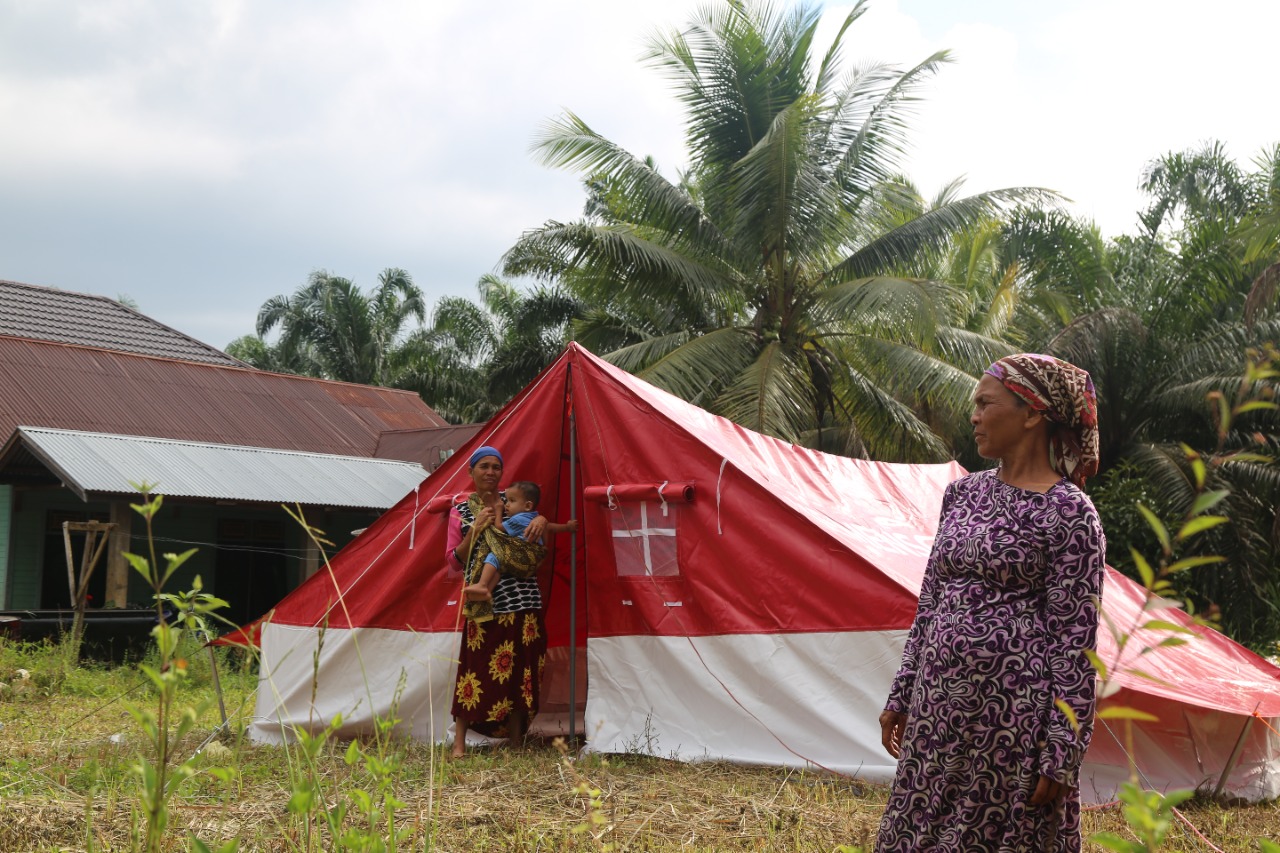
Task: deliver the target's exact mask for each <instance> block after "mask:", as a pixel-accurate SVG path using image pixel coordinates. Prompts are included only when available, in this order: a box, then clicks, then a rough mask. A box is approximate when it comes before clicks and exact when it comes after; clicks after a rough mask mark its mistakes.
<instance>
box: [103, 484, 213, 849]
mask: <svg viewBox="0 0 1280 853" xmlns="http://www.w3.org/2000/svg"><path fill="white" fill-rule="evenodd" d="M134 485H135V487H136V488H137V489H138V491H139V492H140V493H141V494H142V503H140V504H131V506H132V507H133V509H134V510H135V511H136V512H137V513H138V514H139V515H140V516H142V518H143V520H144V521H145V522H146V529H147V544H148V547H149V548H150V557H144V556H140V555H138V554H131V553H126V554H125V557H126V559H128V561H129V564H130V565H131V566H132V567H133V568H134V570H136V571H137V572H138V573H139V574H140V575H142V577H143V579H144V580H145V581H146V582H147V584H148V585H149V586H150V587H151V589H152V591H153V597H154V600H155V603H156V626H155V628H153V629H152V631H151V635H152V637H153V638H154V639H155V644H156V651H157V655H158V665H157V666H151V665H148V664H141V665H140V666H139V670H140V671H141V672H142V674H143V675H144V676H145V677H146V678H147V680H148V681H149V682H150V684H151V687H152V691H153V694H154V696H155V705H154V706H148V705H144V704H141V703H132V702H130V703H126V704H125V709H126V710H127V711H128V713H129V716H130V717H132V718H133V721H134V723H135V724H136V725H137V727H138V729H139V730H140V731H141V733H142V737H143V740H144V742H145V743H146V746H147V754H146V755H145V756H144V757H142V758H140V759H138V760H137V761H136V762H134V764H133V766H132V770H133V773H134V775H135V778H136V781H137V783H138V791H137V803H136V805H135V807H134V818H135V823H134V838H133V841H134V845H135V848H136V849H142V850H146V851H147V853H153V852H154V851H160V850H163V849H164V847H165V836H166V832H167V830H168V826H169V801H170V800H171V799H172V797H173V796H174V794H175V792H176V791H177V789H178V788H179V787H181V786H182V784H183V783H184V782H186V781H187V780H189V779H191V778H192V777H193V776H194V775H195V774H196V773H197V762H196V760H195V758H194V756H192V757H188V758H187V759H185V760H183V761H180V762H177V763H176V764H175V763H174V745H175V744H177V743H178V742H179V741H181V740H182V738H183V737H184V736H185V735H187V734H188V733H189V732H191V730H192V729H193V727H194V726H195V725H196V723H197V721H198V720H199V718H200V714H201V712H202V709H201V708H200V707H198V706H191V705H187V706H179V705H178V704H177V700H178V694H179V692H180V691H181V689H182V687H183V685H184V684H185V682H186V678H187V660H186V659H185V658H181V657H178V654H177V653H178V650H179V648H180V647H181V646H182V645H183V642H184V640H186V639H187V638H189V637H191V636H196V635H197V632H198V636H200V637H206V636H208V625H207V618H208V616H209V615H210V614H211V613H213V612H214V611H215V610H217V609H218V608H220V607H225V606H226V602H225V601H222V600H221V599H218V598H215V597H214V596H212V595H209V594H207V593H205V592H203V591H202V589H201V583H200V578H199V577H197V578H196V579H195V587H194V589H192V590H190V591H188V592H184V593H177V594H175V593H166V592H165V591H164V586H165V583H166V582H168V580H169V579H170V578H172V577H173V574H174V572H176V571H177V570H178V569H179V568H181V566H182V565H183V563H185V562H186V561H187V560H188V559H190V558H191V556H192V555H193V554H194V553H195V551H194V550H191V551H186V552H184V553H182V554H165V555H164V565H163V567H161V566H160V564H159V563H158V562H157V561H156V555H155V535H154V533H153V530H152V525H153V522H154V520H155V517H156V514H157V513H158V512H159V511H160V508H161V506H162V505H163V497H162V496H161V495H155V494H152V486H151V485H150V484H148V483H145V482H144V483H138V484H134ZM166 605H168V606H169V607H170V608H172V609H173V611H174V613H175V616H174V618H173V620H172V621H170V620H169V619H168V618H167V616H166ZM171 765H172V766H171ZM232 849H234V848H232Z"/></svg>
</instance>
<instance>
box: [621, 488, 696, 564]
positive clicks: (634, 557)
mask: <svg viewBox="0 0 1280 853" xmlns="http://www.w3.org/2000/svg"><path fill="white" fill-rule="evenodd" d="M658 506H659V504H658V502H657V501H637V502H634V503H631V502H626V503H620V504H619V505H618V508H617V509H615V510H613V511H612V512H610V513H609V519H610V527H611V528H612V529H613V553H614V557H615V559H616V560H617V565H618V574H619V575H624V576H627V575H631V576H634V575H649V576H671V575H678V574H680V567H679V566H678V565H677V564H676V519H677V517H678V513H679V508H678V507H676V506H673V505H672V504H671V503H669V502H667V503H663V504H662V505H661V506H662V509H661V511H660V510H659V509H658ZM632 543H634V544H632Z"/></svg>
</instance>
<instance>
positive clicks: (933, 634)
mask: <svg viewBox="0 0 1280 853" xmlns="http://www.w3.org/2000/svg"><path fill="white" fill-rule="evenodd" d="M972 423H973V428H974V438H975V439H976V441H977V445H978V452H979V453H980V454H981V455H982V456H983V457H984V458H987V459H998V460H1000V465H999V467H997V468H995V469H993V470H987V471H980V472H977V473H974V474H969V475H968V476H965V477H962V478H961V479H959V480H957V481H955V482H954V483H952V484H951V485H949V486H948V487H947V490H946V494H945V496H944V497H943V499H942V516H941V520H940V522H939V526H938V534H937V538H936V539H935V540H934V545H933V552H932V553H931V554H930V557H929V563H928V567H927V568H926V570H925V577H924V584H923V587H922V588H921V591H920V603H919V606H918V609H917V610H916V617H915V621H914V622H913V623H912V626H911V633H910V635H909V636H908V638H907V644H906V648H905V650H904V651H903V654H902V666H901V668H900V669H899V671H898V674H897V677H896V678H895V679H894V682H893V686H892V688H891V690H890V693H889V701H888V703H887V704H886V706H885V711H884V713H883V714H881V715H880V726H881V730H882V737H883V741H884V746H885V749H887V750H888V751H889V754H890V755H892V756H894V757H895V758H897V759H898V769H897V774H896V776H895V778H894V783H893V791H892V793H891V795H890V798H889V803H888V806H887V807H886V810H885V814H884V818H883V819H882V821H881V823H880V835H879V839H878V843H877V844H876V848H875V849H876V850H877V851H878V853H908V851H922V850H929V851H936V853H942V851H949V853H975V851H1001V853H1005V851H1008V853H1013V851H1027V853H1046V851H1054V852H1055V853H1060V852H1061V851H1078V850H1080V846H1081V838H1080V796H1079V790H1078V788H1077V787H1076V786H1077V774H1078V771H1079V768H1080V762H1081V761H1082V760H1083V758H1084V752H1085V749H1086V748H1087V747H1088V745H1089V737H1090V734H1091V732H1092V729H1093V710H1094V671H1093V667H1092V665H1091V664H1090V662H1089V660H1088V658H1087V657H1086V656H1085V654H1084V652H1085V650H1086V649H1091V648H1093V645H1094V638H1095V636H1096V634H1097V628H1098V601H1099V596H1100V595H1101V591H1102V575H1103V555H1104V551H1105V545H1104V540H1103V536H1102V528H1101V525H1100V524H1099V522H1098V514H1097V512H1096V511H1095V510H1094V508H1093V504H1092V503H1091V502H1090V501H1089V498H1088V497H1087V496H1086V495H1085V493H1084V492H1083V491H1082V490H1081V486H1082V485H1083V484H1084V480H1085V478H1086V477H1088V476H1091V475H1092V474H1094V473H1096V471H1097V469H1098V431H1097V424H1098V416H1097V406H1096V402H1095V398H1094V392H1093V383H1092V381H1091V380H1090V378H1089V374H1088V373H1086V372H1085V371H1083V370H1080V369H1079V368H1077V367H1075V366H1073V365H1070V364H1067V363H1066V362H1063V361H1059V360H1058V359H1055V358H1052V357H1050V356H1043V355H1032V354H1023V355H1015V356H1009V357H1007V358H1002V359H1000V360H999V361H997V362H996V363H995V364H993V365H992V366H991V367H990V368H989V369H988V370H987V371H986V373H985V374H984V375H983V377H982V380H981V381H980V382H979V383H978V388H977V391H976V393H975V394H974V410H973V417H972ZM1057 700H1062V701H1063V702H1064V703H1065V704H1066V705H1067V706H1068V707H1069V708H1070V709H1071V712H1072V714H1073V715H1074V717H1075V721H1074V724H1073V722H1072V721H1071V720H1070V718H1069V717H1068V716H1067V715H1066V714H1064V713H1063V711H1062V709H1061V708H1060V707H1058V705H1057V704H1056V702H1057Z"/></svg>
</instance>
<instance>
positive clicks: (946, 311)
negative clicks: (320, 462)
mask: <svg viewBox="0 0 1280 853" xmlns="http://www.w3.org/2000/svg"><path fill="white" fill-rule="evenodd" d="M863 11H864V5H863V4H858V5H857V6H855V8H854V9H853V11H852V12H851V13H850V14H849V15H848V17H847V19H846V20H845V21H844V22H843V25H842V26H841V27H840V28H839V30H838V32H837V33H836V36H835V38H834V41H833V43H831V44H829V45H818V44H816V43H815V35H816V31H817V26H818V20H819V17H820V10H818V9H816V8H812V7H807V6H797V7H794V8H790V9H783V10H776V9H769V8H763V7H761V8H757V7H753V6H747V5H744V4H742V3H737V2H725V3H721V4H719V5H715V6H712V7H709V8H707V9H705V10H704V11H703V12H702V13H700V14H699V15H698V17H696V18H695V19H694V20H693V21H692V22H691V23H690V24H689V25H687V26H686V27H684V28H682V29H680V30H673V31H671V32H669V33H666V34H662V35H659V36H656V37H655V38H654V39H653V40H652V43H651V45H650V50H649V53H648V55H647V60H648V61H649V62H651V63H652V64H653V65H654V66H655V67H656V68H657V69H658V70H659V71H661V72H663V73H664V74H666V75H667V76H668V78H669V79H670V81H671V82H672V84H673V87H674V89H675V91H676V94H677V96H678V97H679V98H680V100H681V102H682V104H683V105H684V108H685V112H686V125H685V132H686V137H685V141H686V146H687V152H688V162H689V165H688V167H687V169H686V170H685V171H683V172H680V173H678V174H675V175H667V174H664V173H663V172H662V170H661V169H660V168H659V167H658V165H657V164H656V163H654V162H653V160H652V159H649V158H644V157H640V156H637V155H634V154H632V153H630V152H628V151H627V150H626V149H625V148H624V147H622V146H621V145H619V144H617V143H615V142H613V141H611V140H609V139H607V138H605V137H603V136H601V135H600V134H598V133H597V132H595V131H594V130H593V129H592V128H591V127H590V125H589V124H587V122H586V121H585V120H584V119H582V118H580V117H579V116H577V115H574V114H572V113H565V114H564V115H562V116H560V117H558V118H556V119H554V120H552V121H551V122H549V123H548V125H547V126H546V127H545V129H544V130H543V131H542V133H541V134H540V135H539V137H538V138H537V140H536V143H535V151H536V152H537V154H538V156H539V157H540V158H541V160H542V161H543V162H544V163H545V164H547V165H548V166H552V167H555V168H562V169H568V170H571V171H573V172H575V173H576V174H577V175H579V176H580V178H581V180H582V182H583V187H584V196H585V202H584V209H583V213H582V215H581V217H579V218H578V219H576V220H574V221H571V222H555V221H548V222H546V223H544V224H542V225H541V226H538V227H535V228H532V229H530V230H529V231H527V232H526V233H525V234H523V235H522V236H521V237H520V238H519V239H518V240H517V241H516V243H515V244H514V245H513V246H512V247H511V248H510V249H509V250H508V251H507V252H506V254H505V255H504V257H503V258H502V260H501V264H500V269H501V272H502V276H505V277H506V278H503V277H498V276H492V275H490V276H485V277H483V278H481V279H480V281H479V285H478V291H479V292H478V297H477V298H475V299H468V298H464V297H458V296H450V297H445V298H442V299H440V300H439V301H438V302H437V303H436V304H435V306H434V307H433V309H432V311H431V312H430V316H429V317H428V312H427V308H426V306H425V304H424V301H423V297H422V294H421V292H420V291H419V290H418V289H417V288H416V287H415V286H414V285H413V283H412V280H411V278H410V276H409V274H408V273H407V272H405V271H404V270H399V269H388V270H385V271H384V272H383V273H382V275H381V276H380V278H379V281H378V284H377V285H376V286H375V287H374V288H373V289H372V290H371V291H370V292H369V293H364V292H363V291H361V290H360V288H359V287H357V286H356V285H355V284H354V283H353V282H351V281H349V280H348V279H345V278H340V277H337V276H334V275H331V274H330V273H327V272H323V271H321V272H315V273H313V274H312V275H311V277H310V278H309V280H308V281H307V283H306V284H305V285H303V286H302V287H301V288H299V289H298V290H297V291H296V292H294V293H293V294H291V295H287V296H285V295H282V296H277V297H274V298H273V299H270V300H268V301H267V302H266V303H265V304H264V305H263V307H262V310H261V311H260V313H259V316H258V324H257V334H256V335H253V336H247V337H244V338H241V339H239V340H237V341H235V342H233V343H232V344H231V346H229V347H228V352H229V353H231V354H232V355H234V356H236V357H238V358H240V359H242V360H244V361H246V362H248V363H250V364H253V365H255V366H258V367H263V368H266V369H272V370H280V371H285V372H293V373H303V374H307V375H315V376H326V377H330V378H335V379H343V380H347V381H354V382H365V383H373V384H383V385H394V386H396V387H400V388H409V389H412V390H415V391H417V392H419V393H420V394H421V395H422V396H423V398H424V399H425V400H426V402H427V403H428V404H430V405H431V406H432V407H433V408H434V409H436V411H438V412H440V413H441V414H442V415H443V416H444V417H446V418H447V419H449V420H451V421H455V422H468V421H481V420H485V419H487V418H488V417H489V416H490V415H492V414H493V413H494V412H495V411H496V410H497V409H498V408H499V407H500V406H501V405H502V404H503V403H504V402H505V401H506V400H507V399H509V398H510V397H511V396H512V395H513V394H514V393H515V392H517V391H518V390H519V389H520V388H522V387H523V386H524V385H525V384H526V383H527V382H529V381H530V380H531V379H532V378H533V377H534V376H535V375H536V374H537V372H538V371H539V370H541V369H542V368H543V367H545V366H546V365H547V364H549V363H550V362H551V361H552V360H553V359H554V358H555V357H556V356H557V355H558V354H559V352H560V351H561V350H562V349H563V347H564V345H565V343H566V342H567V341H569V340H576V341H578V342H579V343H580V344H581V345H583V346H585V347H586V348H588V349H590V350H592V351H593V352H596V353H598V354H600V355H602V356H603V357H604V358H606V359H607V360H609V361H610V362H612V363H614V364H616V365H618V366H620V367H623V368H625V369H627V370H629V371H631V372H633V373H635V374H636V375H638V376H640V377H642V378H644V379H645V380H647V381H649V382H651V383H653V384H654V385H657V386H658V387H661V388H664V389H666V390H668V391H670V392H672V393H674V394H676V395H678V396H680V397H682V398H684V399H687V400H690V401H692V402H695V403H697V404H698V405H700V406H702V407H703V408H706V409H708V410H710V411H713V412H715V413H717V414H721V415H724V416H725V417H728V418H731V419H732V420H734V421H736V422H738V423H740V424H743V425H744V426H747V427H750V428H752V429H755V430H758V431H760V432H764V433H767V434H770V435H775V436H778V437H780V438H783V439H786V440H788V441H791V442H795V443H797V444H801V445H804V446H807V447H812V448H817V449H821V450H824V451H828V452H832V453H840V454H846V455H851V456H857V457H865V458H872V459H878V460H884V461H907V462H930V461H941V460H945V459H951V458H956V459H959V460H960V461H961V462H962V463H963V464H965V465H966V466H968V467H981V466H982V465H984V464H985V463H984V462H983V461H982V460H981V459H979V458H978V457H977V455H976V451H975V449H974V446H973V441H972V438H971V435H970V430H969V425H968V414H969V408H970V403H969V401H970V397H971V395H972V393H973V389H974V387H975V385H976V382H977V378H978V377H979V376H980V375H981V372H982V370H983V369H984V368H985V367H986V366H987V365H988V364H989V363H990V362H991V361H993V360H995V359H996V358H998V357H1000V356H1002V355H1006V354H1009V353H1012V352H1018V351H1026V350H1031V351H1039V352H1047V353H1051V354H1054V355H1058V356H1060V357H1062V358H1066V359H1068V360H1070V361H1072V362H1074V363H1076V364H1079V365H1080V366H1082V367H1084V368H1086V369H1088V370H1089V371H1090V373H1091V374H1092V375H1093V378H1094V382H1095V384H1096V386H1097V390H1098V396H1099V408H1100V414H1101V424H1100V426H1101V433H1102V470H1101V472H1100V475H1099V477H1097V478H1096V479H1095V480H1094V481H1092V482H1091V483H1090V487H1089V491H1090V493H1091V495H1092V496H1093V498H1094V500H1095V502H1096V503H1097V504H1098V506H1099V509H1100V511H1101V512H1102V515H1103V519H1104V522H1105V525H1106V529H1107V533H1108V540H1109V548H1108V559H1109V561H1110V562H1111V563H1112V564H1113V565H1116V566H1118V567H1120V568H1122V569H1127V570H1130V571H1132V569H1133V560H1132V558H1131V556H1130V548H1131V547H1133V548H1137V549H1138V550H1139V551H1141V552H1143V553H1151V549H1152V546H1153V544H1154V543H1153V542H1150V541H1147V537H1150V536H1152V534H1151V533H1150V528H1149V527H1147V525H1145V524H1144V523H1143V522H1142V521H1141V519H1140V518H1139V517H1138V516H1137V514H1136V513H1135V512H1134V503H1135V502H1137V501H1141V502H1142V503H1144V504H1145V505H1146V506H1148V507H1150V508H1151V509H1152V510H1153V511H1154V512H1155V513H1156V514H1157V515H1160V516H1162V517H1164V518H1166V519H1167V520H1170V521H1172V519H1176V518H1179V517H1181V516H1182V515H1183V514H1184V513H1185V512H1186V511H1187V509H1188V508H1189V506H1190V504H1191V502H1192V501H1193V500H1194V496H1195V484H1194V478H1193V476H1192V472H1191V471H1190V469H1189V466H1188V463H1187V455H1186V452H1185V449H1184V447H1183V445H1184V444H1185V445H1187V446H1189V447H1192V448H1195V449H1199V450H1206V451H1215V450H1216V451H1217V452H1218V458H1220V459H1222V460H1224V461H1223V462H1222V463H1221V464H1218V465H1216V466H1215V467H1214V469H1213V470H1212V471H1210V472H1209V477H1210V484H1209V485H1210V487H1211V488H1214V489H1219V488H1220V489H1224V490H1228V491H1229V493H1230V494H1229V497H1227V498H1226V514H1228V515H1229V516H1230V517H1231V518H1232V524H1230V525H1225V526H1223V527H1221V528H1219V529H1217V530H1214V531H1212V532H1211V533H1210V534H1208V535H1205V536H1202V537H1200V540H1201V541H1200V545H1199V547H1200V548H1201V549H1202V550H1204V551H1205V552H1206V553H1216V554H1221V555H1224V556H1226V557H1227V562H1226V563H1225V564H1224V565H1222V566H1208V567H1203V568H1199V569H1193V570H1191V571H1188V572H1185V573H1183V574H1181V575H1180V576H1179V583H1180V584H1181V588H1180V590H1179V591H1180V592H1182V593H1185V594H1186V595H1187V596H1188V597H1189V598H1190V599H1191V600H1192V601H1198V602H1202V603H1204V604H1205V605H1206V606H1209V605H1211V604H1212V605H1218V606H1220V607H1221V611H1222V620H1223V626H1224V628H1225V629H1226V630H1227V631H1228V632H1229V633H1230V634H1232V635H1233V636H1235V637H1236V638H1237V639H1241V640H1243V641H1245V642H1248V643H1251V644H1253V645H1255V646H1259V647H1261V646H1262V645H1264V644H1266V643H1269V642H1272V641H1274V640H1276V639H1277V638H1280V566H1278V559H1277V557H1278V554H1280V549H1278V546H1280V512H1278V510H1280V476H1278V475H1277V472H1276V468H1275V466H1274V465H1271V464H1269V462H1268V461H1267V460H1266V459H1265V458H1259V457H1260V456H1261V457H1268V456H1270V455H1271V454H1273V453H1274V451H1275V449H1276V444H1277V442H1278V441H1280V423H1278V418H1277V415H1276V413H1275V411H1274V410H1270V409H1264V408H1257V409H1256V410H1254V411H1249V412H1247V413H1244V414H1242V416H1241V417H1239V418H1236V419H1234V420H1233V421H1232V425H1231V428H1230V429H1229V430H1227V431H1226V432H1225V433H1222V432H1221V431H1220V430H1219V429H1218V423H1219V420H1218V418H1217V417H1216V415H1215V411H1216V410H1215V409H1214V408H1213V407H1212V406H1213V401H1214V400H1215V399H1223V400H1229V399H1235V398H1236V397H1237V396H1238V395H1240V394H1242V393H1243V394H1247V395H1252V396H1253V397H1258V398H1260V399H1270V397H1271V396H1272V395H1273V394H1274V388H1273V386H1271V384H1270V383H1269V382H1266V381H1259V382H1254V383H1250V384H1249V386H1248V387H1242V384H1241V383H1242V376H1244V374H1245V365H1246V362H1247V361H1248V360H1249V359H1252V360H1253V361H1255V362H1257V361H1265V360H1270V359H1274V358H1276V357H1277V354H1276V350H1275V342H1276V340H1277V333H1280V314H1278V313H1277V311H1276V295H1277V293H1276V292H1277V288H1280V145H1277V146H1273V147H1272V148H1270V149H1268V150H1266V151H1263V152H1262V153H1261V154H1259V155H1258V156H1257V157H1256V159H1255V160H1254V161H1253V162H1252V163H1251V164H1249V165H1247V166H1241V165H1239V164H1238V163H1237V162H1236V161H1234V160H1233V159H1232V158H1230V157H1229V156H1228V155H1227V153H1226V151H1225V149H1224V147H1223V146H1222V145H1221V144H1219V143H1207V144H1205V145H1203V146H1201V147H1199V148H1196V149H1194V150H1189V151H1182V152H1170V153H1167V154H1164V155H1161V156H1158V157H1156V158H1155V159H1153V160H1152V161H1151V163H1150V164H1149V165H1148V166H1147V167H1146V169H1145V170H1144V172H1143V174H1142V176H1141V181H1142V184H1141V186H1142V190H1143V192H1144V194H1145V199H1146V205H1145V207H1144V208H1143V209H1142V210H1141V211H1138V223H1139V226H1138V228H1137V231H1136V233H1134V234H1130V235H1123V236H1120V237H1116V238H1106V237H1104V236H1103V235H1102V234H1101V233H1100V232H1099V230H1098V228H1097V227H1096V226H1095V225H1094V224H1093V223H1091V222H1089V221H1086V220H1082V219H1080V218H1078V217H1074V216H1071V215H1069V214H1068V213H1067V212H1065V211H1064V210H1063V208H1062V207H1061V205H1060V201H1061V200H1060V199H1059V198H1058V196H1057V195H1056V194H1055V193H1053V192H1050V191H1048V190H1043V189H1038V188H1031V187H1012V188H1008V189H1003V190H997V191H991V192H984V193H976V194H965V193H964V191H963V186H962V183H961V182H960V181H955V182H953V183H951V184H949V185H948V186H946V187H944V188H943V189H942V190H941V191H939V192H938V193H936V194H935V195H933V196H931V197H928V196H926V195H925V194H924V193H922V191H921V190H920V189H919V188H917V187H916V186H915V185H914V184H913V183H912V182H911V181H910V180H909V179H908V178H907V177H906V176H905V175H904V174H903V173H902V170H901V165H900V164H901V163H902V160H903V153H904V151H905V148H906V146H907V143H908V141H909V138H910V117H911V113H912V111H913V110H914V109H915V107H916V104H917V103H918V100H919V96H920V90H921V87H922V86H923V85H924V84H925V83H926V82H927V81H928V79H929V78H930V77H932V76H933V75H935V74H936V73H938V71H939V70H940V69H941V68H942V66H943V65H945V64H946V63H947V62H948V56H947V54H946V53H945V52H941V53H938V54H935V55H933V56H930V57H928V58H926V59H925V60H924V61H922V62H921V63H919V64H918V65H916V66H914V67H912V68H909V69H906V70H902V69H899V68H895V67H891V66H888V65H882V64H874V63H861V64H858V65H857V66H856V67H855V68H854V69H853V70H849V69H848V68H846V63H845V62H844V57H843V56H842V48H843V46H844V42H845V38H846V35H847V33H848V32H849V30H850V28H851V27H853V26H854V25H855V24H856V22H857V19H858V18H859V17H860V16H861V14H862V13H863ZM512 280H520V281H525V282H533V284H532V285H531V286H528V287H525V288H524V289H522V288H520V287H517V286H516V285H514V284H512V283H511V282H512ZM269 334H275V335H276V337H275V339H274V342H271V343H269V342H268V341H267V338H266V336H268V335H269ZM1213 395H1217V397H1216V398H1215V397H1214V396H1213Z"/></svg>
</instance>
